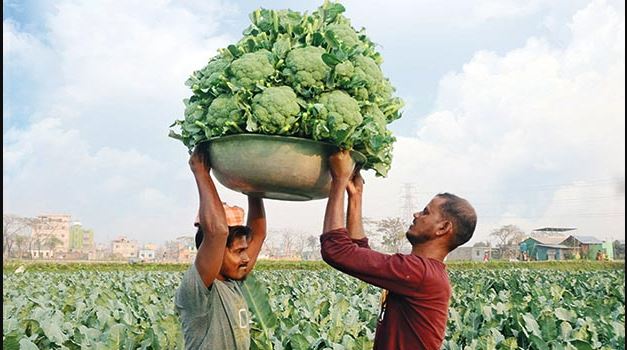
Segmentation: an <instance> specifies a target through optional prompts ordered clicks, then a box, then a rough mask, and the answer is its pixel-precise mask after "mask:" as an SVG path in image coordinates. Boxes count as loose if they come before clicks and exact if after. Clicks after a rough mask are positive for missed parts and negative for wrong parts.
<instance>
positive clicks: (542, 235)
mask: <svg viewBox="0 0 627 350" xmlns="http://www.w3.org/2000/svg"><path fill="white" fill-rule="evenodd" d="M573 230H576V229H575V228H570V227H544V228H539V229H535V230H533V231H532V232H531V236H530V237H529V238H527V239H525V240H524V241H522V242H521V243H520V245H519V247H520V252H521V254H522V255H525V256H527V257H528V258H529V259H530V260H538V261H543V260H564V259H566V258H567V257H569V256H570V255H572V254H573V249H572V248H571V247H568V246H566V245H563V244H562V242H563V241H564V240H565V239H566V236H565V235H564V232H568V231H573Z"/></svg>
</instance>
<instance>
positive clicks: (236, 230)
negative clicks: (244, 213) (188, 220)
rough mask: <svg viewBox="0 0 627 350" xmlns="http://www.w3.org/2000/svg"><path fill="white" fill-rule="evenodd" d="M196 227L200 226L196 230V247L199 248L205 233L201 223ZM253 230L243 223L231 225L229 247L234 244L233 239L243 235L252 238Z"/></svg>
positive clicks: (227, 242) (228, 238)
mask: <svg viewBox="0 0 627 350" xmlns="http://www.w3.org/2000/svg"><path fill="white" fill-rule="evenodd" d="M196 227H198V231H196V249H198V248H200V243H202V239H203V237H204V233H203V232H202V228H201V227H200V225H197V226H196ZM251 232H252V229H251V228H250V227H248V226H242V225H237V226H229V235H228V237H227V238H226V246H227V248H230V247H231V245H232V244H233V241H234V240H235V238H237V237H242V236H243V237H246V239H247V240H248V239H250V234H251Z"/></svg>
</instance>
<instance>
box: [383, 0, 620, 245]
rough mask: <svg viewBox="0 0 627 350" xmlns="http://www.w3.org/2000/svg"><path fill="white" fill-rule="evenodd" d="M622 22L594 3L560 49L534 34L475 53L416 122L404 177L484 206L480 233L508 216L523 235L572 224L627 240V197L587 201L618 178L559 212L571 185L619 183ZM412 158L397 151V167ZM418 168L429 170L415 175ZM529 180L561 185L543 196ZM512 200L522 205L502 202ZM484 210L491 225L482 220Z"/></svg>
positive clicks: (579, 17)
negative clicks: (500, 51)
mask: <svg viewBox="0 0 627 350" xmlns="http://www.w3.org/2000/svg"><path fill="white" fill-rule="evenodd" d="M624 23H625V22H624V15H621V14H619V13H618V12H617V11H616V10H615V9H613V8H612V7H611V6H608V5H607V4H605V3H604V2H602V1H596V2H593V3H591V4H590V5H589V6H587V7H586V8H584V9H582V10H581V11H579V12H578V13H577V14H576V15H575V16H574V18H573V21H572V23H571V25H570V28H571V30H572V40H571V42H569V43H568V45H567V46H566V47H565V48H556V47H553V46H551V45H550V44H549V43H548V42H547V41H546V40H544V39H543V38H530V39H529V40H528V42H527V44H526V45H525V46H524V47H521V48H519V49H515V50H512V51H510V52H508V53H506V54H505V55H497V54H495V53H491V52H478V53H477V54H476V55H475V56H474V57H473V59H472V60H471V61H470V62H468V63H467V64H466V65H464V67H463V69H462V71H461V72H455V73H450V74H448V75H447V76H446V77H444V78H443V79H442V81H441V83H440V89H439V93H438V102H437V107H436V109H435V111H434V112H433V113H431V114H430V115H428V116H426V117H425V118H424V119H423V120H421V121H420V122H419V127H418V139H419V140H421V141H417V142H416V141H411V142H414V143H415V147H414V148H415V150H416V151H415V154H414V160H413V162H414V163H416V165H415V168H414V169H412V170H409V169H403V170H402V171H401V172H402V173H404V174H407V173H416V174H419V175H417V180H416V182H417V183H418V184H421V183H423V182H426V183H427V184H428V185H427V188H430V187H429V185H433V184H436V185H439V186H440V188H442V189H444V190H445V189H447V188H450V187H455V186H459V188H460V190H462V191H464V192H468V196H469V197H470V199H473V197H475V198H476V199H475V200H476V201H477V202H478V203H483V202H485V203H486V204H481V205H477V206H478V211H479V214H480V225H479V228H480V229H479V231H480V232H484V233H485V232H487V231H489V230H490V229H491V228H493V226H494V225H497V224H500V222H498V221H496V220H494V219H496V218H497V217H499V216H500V215H503V214H507V215H512V216H513V217H511V218H510V219H509V220H511V221H519V222H521V223H522V224H523V225H524V226H526V227H525V228H526V229H533V228H534V227H533V225H540V223H542V224H543V225H551V224H553V225H565V224H566V223H567V222H571V224H570V225H571V226H572V225H574V224H575V223H576V224H578V225H579V227H580V228H581V229H582V230H583V231H586V232H588V233H596V234H599V235H602V234H605V233H606V232H611V234H613V235H622V234H624V195H623V196H620V195H619V196H616V195H614V196H613V197H609V198H606V200H605V201H604V203H603V205H598V206H597V203H598V200H596V199H594V198H596V197H594V196H591V194H592V192H593V191H594V190H596V191H598V192H599V193H604V192H605V191H607V188H608V187H611V186H612V184H614V183H615V182H616V181H615V180H612V181H609V182H608V183H598V182H597V183H596V184H597V186H596V187H595V188H593V189H591V190H590V191H588V192H585V191H584V192H579V197H578V198H580V201H579V202H577V203H576V204H577V205H576V206H569V207H568V208H563V209H562V210H560V211H556V209H555V207H558V206H559V203H561V202H560V193H561V192H562V191H565V189H567V188H570V187H572V186H575V183H574V182H575V181H587V180H597V179H613V178H619V179H620V178H623V179H624V169H625V162H624V145H625V131H624V130H625V129H624V127H625V120H624V119H623V116H624V112H625V89H624V83H625V78H624V74H625V49H624V37H625V24H624ZM420 142H424V144H421V143H420ZM400 147H402V146H400V145H399V148H400ZM426 152H429V153H432V154H431V155H429V156H426V155H424V153H426ZM401 159H402V160H401ZM408 161H409V158H405V157H404V155H403V154H402V153H401V154H400V157H399V156H397V158H396V160H395V164H394V168H395V169H394V170H400V169H399V164H398V163H399V162H403V163H404V162H408ZM418 164H425V165H426V167H428V168H427V169H425V170H424V171H422V173H420V172H419V171H420V166H419V165H418ZM435 174H437V175H435ZM434 176H437V178H436V179H434ZM534 182H535V183H536V184H537V183H547V182H549V183H551V182H552V183H556V184H563V187H561V186H555V187H554V188H551V189H550V190H551V191H550V192H549V193H547V191H546V190H547V189H546V188H544V189H543V192H544V193H539V191H537V189H534V188H533V184H534ZM529 186H531V187H529ZM490 189H492V190H490ZM495 191H498V192H500V193H499V194H498V195H495V194H494V193H491V192H495ZM552 192H554V194H552ZM517 197H519V198H523V199H524V200H525V202H524V203H520V204H522V205H508V204H507V203H508V202H510V201H511V202H514V203H516V202H517V200H516V199H517ZM551 197H553V198H551ZM587 198H589V199H590V200H589V201H587V200H586V199H587ZM571 204H572V203H571ZM621 206H622V210H620V208H621ZM591 207H595V210H593V209H591ZM534 208H535V209H534ZM610 208H619V209H618V210H610ZM590 211H593V212H597V213H600V214H603V213H610V214H616V213H621V212H622V217H621V216H620V215H619V217H616V215H613V216H612V215H609V214H608V215H605V216H603V215H598V218H597V220H593V219H592V218H591V217H588V218H587V219H586V220H580V219H578V216H579V214H584V213H587V212H590ZM482 212H484V213H485V214H487V215H486V217H487V218H488V220H482V218H481V213H482ZM557 212H559V213H560V214H559V215H558V214H555V213H557ZM488 213H489V214H488ZM492 218H494V219H492Z"/></svg>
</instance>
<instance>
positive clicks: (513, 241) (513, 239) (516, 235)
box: [490, 225, 525, 259]
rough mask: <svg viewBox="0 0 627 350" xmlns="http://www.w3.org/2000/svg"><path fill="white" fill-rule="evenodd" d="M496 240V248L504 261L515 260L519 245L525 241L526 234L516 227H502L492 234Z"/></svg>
mask: <svg viewBox="0 0 627 350" xmlns="http://www.w3.org/2000/svg"><path fill="white" fill-rule="evenodd" d="M490 236H491V237H494V238H495V239H496V246H497V248H499V249H500V250H501V256H502V257H503V258H504V259H508V258H515V257H516V255H517V254H518V245H519V244H520V242H522V241H523V240H524V239H525V233H524V232H523V231H522V230H521V229H520V228H519V227H518V226H516V225H505V226H501V228H498V229H496V230H493V231H492V232H491V233H490Z"/></svg>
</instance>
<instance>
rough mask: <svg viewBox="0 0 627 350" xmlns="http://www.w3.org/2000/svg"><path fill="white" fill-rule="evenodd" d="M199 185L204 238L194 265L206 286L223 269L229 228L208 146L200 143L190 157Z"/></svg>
mask: <svg viewBox="0 0 627 350" xmlns="http://www.w3.org/2000/svg"><path fill="white" fill-rule="evenodd" d="M189 166H190V168H191V170H192V173H194V177H195V179H196V185H197V186H198V196H199V199H200V201H199V210H198V216H199V221H200V227H201V229H202V232H203V240H202V243H201V244H200V247H199V248H198V254H197V255H196V260H195V261H194V264H195V265H196V269H197V270H198V273H199V274H200V277H201V278H202V281H203V283H204V284H205V286H207V287H208V286H210V285H211V284H212V283H213V280H215V278H216V276H217V275H218V273H219V272H220V268H221V266H222V259H223V257H224V249H225V248H226V239H227V236H228V233H229V228H228V226H227V224H226V214H225V213H224V208H223V207H222V201H221V200H220V196H218V191H217V190H216V187H215V185H214V183H213V180H212V179H211V175H209V171H210V170H211V167H210V165H209V161H208V159H206V148H205V147H203V146H202V145H200V146H197V147H196V149H195V150H194V153H193V154H192V156H191V157H190V159H189Z"/></svg>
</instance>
